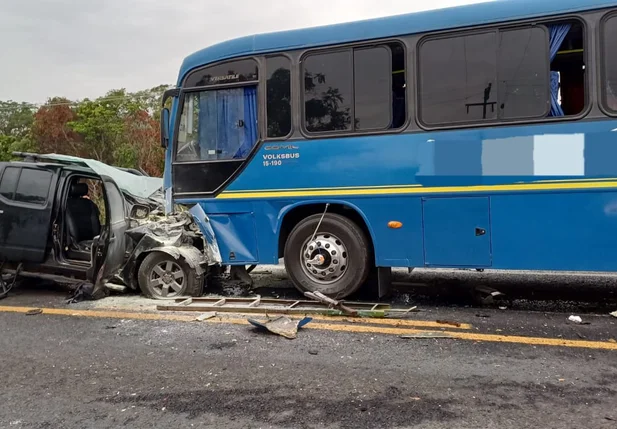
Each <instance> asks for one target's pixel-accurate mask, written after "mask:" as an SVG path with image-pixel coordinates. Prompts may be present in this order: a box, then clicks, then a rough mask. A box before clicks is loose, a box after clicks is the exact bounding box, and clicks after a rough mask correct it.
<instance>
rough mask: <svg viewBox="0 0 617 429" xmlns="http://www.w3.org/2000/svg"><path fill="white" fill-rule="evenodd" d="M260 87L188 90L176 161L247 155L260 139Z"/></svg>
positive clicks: (230, 157) (183, 109)
mask: <svg viewBox="0 0 617 429" xmlns="http://www.w3.org/2000/svg"><path fill="white" fill-rule="evenodd" d="M256 99H257V87H256V86H245V87H242V88H233V89H218V90H211V91H199V92H190V93H187V94H186V95H185V97H184V104H183V107H182V116H181V118H180V129H179V132H178V140H177V145H176V150H177V152H176V161H185V162H186V161H218V160H231V159H245V158H246V157H247V156H248V154H249V153H250V151H251V149H252V148H253V146H254V145H255V144H256V143H257V101H256Z"/></svg>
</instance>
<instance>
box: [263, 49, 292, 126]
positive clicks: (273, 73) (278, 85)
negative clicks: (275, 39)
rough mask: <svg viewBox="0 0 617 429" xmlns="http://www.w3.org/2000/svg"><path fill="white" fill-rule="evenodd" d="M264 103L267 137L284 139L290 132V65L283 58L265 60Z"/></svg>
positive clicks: (285, 58)
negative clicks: (266, 76)
mask: <svg viewBox="0 0 617 429" xmlns="http://www.w3.org/2000/svg"><path fill="white" fill-rule="evenodd" d="M266 71H267V73H268V80H267V81H266V92H267V95H266V103H267V116H268V137H271V138H278V137H285V136H287V135H289V133H290V132H291V63H290V61H289V58H287V57H285V56H282V55H281V56H277V57H269V58H267V59H266Z"/></svg>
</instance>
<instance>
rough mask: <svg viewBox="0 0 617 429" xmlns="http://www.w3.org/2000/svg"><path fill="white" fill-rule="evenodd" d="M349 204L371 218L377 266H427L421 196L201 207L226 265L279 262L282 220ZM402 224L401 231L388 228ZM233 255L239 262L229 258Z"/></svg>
mask: <svg viewBox="0 0 617 429" xmlns="http://www.w3.org/2000/svg"><path fill="white" fill-rule="evenodd" d="M325 203H331V204H341V205H347V206H350V207H352V208H354V209H356V210H357V211H358V213H359V214H360V215H361V216H362V217H363V218H364V219H366V222H367V227H368V229H369V231H370V232H371V234H372V237H369V238H371V239H372V240H373V246H374V248H375V263H376V264H377V266H382V267H419V266H423V265H424V253H423V248H424V242H423V232H422V202H421V199H420V198H419V197H391V198H383V197H376V198H349V199H345V200H332V199H327V200H326V199H319V198H314V199H306V200H282V199H278V200H254V201H229V202H217V201H214V200H210V201H204V202H202V203H201V205H202V207H203V209H204V211H205V212H206V213H208V216H209V217H210V219H211V222H212V228H213V230H214V233H215V234H216V238H217V241H218V243H219V246H220V248H221V257H222V259H223V263H224V264H230V265H234V264H243V263H245V262H246V263H249V262H250V263H259V264H277V263H278V240H279V236H278V233H279V231H280V227H281V225H280V222H282V220H283V218H284V214H285V213H286V211H288V209H289V208H290V207H295V206H298V205H304V204H325ZM390 221H398V222H401V223H402V224H403V226H402V228H400V229H392V228H389V227H388V222H390ZM231 252H233V256H235V259H232V258H230V253H231Z"/></svg>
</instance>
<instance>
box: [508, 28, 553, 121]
mask: <svg viewBox="0 0 617 429" xmlns="http://www.w3.org/2000/svg"><path fill="white" fill-rule="evenodd" d="M547 39H548V38H547V37H546V31H545V30H544V29H543V28H540V27H535V28H523V29H516V30H507V31H500V32H499V54H498V55H499V57H498V60H497V65H498V68H497V81H498V82H499V84H498V86H499V109H498V111H499V117H500V119H517V118H529V117H541V116H545V115H546V114H547V112H548V107H549V93H548V92H549V85H548V81H547V79H548V59H547V55H546V52H547V51H548V40H547Z"/></svg>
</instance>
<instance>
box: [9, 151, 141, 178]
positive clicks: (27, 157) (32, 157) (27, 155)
mask: <svg viewBox="0 0 617 429" xmlns="http://www.w3.org/2000/svg"><path fill="white" fill-rule="evenodd" d="M13 156H15V157H18V158H23V160H24V161H25V162H50V163H55V164H64V165H77V164H76V163H75V162H73V161H69V160H64V159H54V158H49V157H47V156H46V155H44V154H43V155H41V154H39V153H34V152H13ZM112 167H114V168H117V169H118V170H122V171H126V172H127V173H131V174H134V175H136V176H149V175H148V174H147V173H146V172H145V171H143V170H142V169H141V168H140V169H139V170H136V169H134V168H126V167H117V166H115V165H112Z"/></svg>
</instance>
